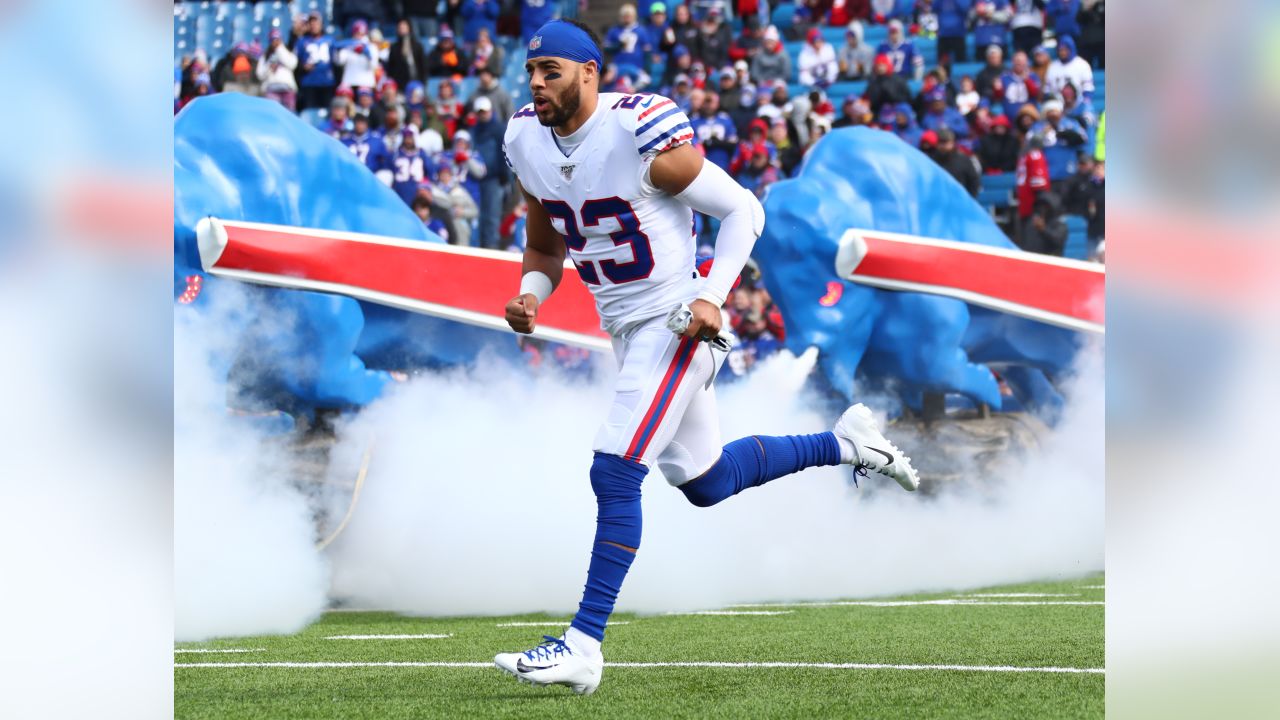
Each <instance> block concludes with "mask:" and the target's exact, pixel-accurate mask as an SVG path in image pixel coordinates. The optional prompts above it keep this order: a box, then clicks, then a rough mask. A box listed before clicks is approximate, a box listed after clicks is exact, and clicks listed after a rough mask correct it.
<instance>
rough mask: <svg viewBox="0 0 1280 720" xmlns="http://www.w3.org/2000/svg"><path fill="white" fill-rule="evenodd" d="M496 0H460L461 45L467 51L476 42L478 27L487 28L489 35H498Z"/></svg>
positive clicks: (497, 5)
mask: <svg viewBox="0 0 1280 720" xmlns="http://www.w3.org/2000/svg"><path fill="white" fill-rule="evenodd" d="M499 10H501V8H500V7H499V1H498V0H462V46H463V47H464V48H466V50H467V52H468V53H469V52H471V48H472V47H473V46H475V44H476V36H477V35H479V34H480V28H488V29H489V37H497V36H498V11H499Z"/></svg>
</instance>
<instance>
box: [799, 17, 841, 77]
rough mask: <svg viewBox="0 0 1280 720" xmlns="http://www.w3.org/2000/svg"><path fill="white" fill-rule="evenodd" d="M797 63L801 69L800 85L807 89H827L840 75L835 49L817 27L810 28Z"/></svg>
mask: <svg viewBox="0 0 1280 720" xmlns="http://www.w3.org/2000/svg"><path fill="white" fill-rule="evenodd" d="M796 63H797V65H799V68H800V75H799V78H800V84H801V85H804V86H805V87H813V86H815V85H816V86H818V87H826V86H828V85H830V84H831V83H833V82H835V81H836V79H837V77H838V76H839V74H840V66H839V64H838V63H837V62H836V51H835V49H834V48H832V47H831V45H830V44H829V43H828V42H827V41H825V40H823V39H822V31H821V30H819V29H818V28H816V27H815V28H809V34H808V36H807V37H806V38H805V44H804V47H802V48H801V49H800V55H799V57H798V58H797V59H796Z"/></svg>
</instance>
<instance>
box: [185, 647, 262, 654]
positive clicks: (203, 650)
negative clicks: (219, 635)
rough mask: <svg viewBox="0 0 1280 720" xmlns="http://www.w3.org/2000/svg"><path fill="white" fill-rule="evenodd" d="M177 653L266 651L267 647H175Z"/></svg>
mask: <svg viewBox="0 0 1280 720" xmlns="http://www.w3.org/2000/svg"><path fill="white" fill-rule="evenodd" d="M173 651H174V652H175V653H251V652H266V648H174V649H173Z"/></svg>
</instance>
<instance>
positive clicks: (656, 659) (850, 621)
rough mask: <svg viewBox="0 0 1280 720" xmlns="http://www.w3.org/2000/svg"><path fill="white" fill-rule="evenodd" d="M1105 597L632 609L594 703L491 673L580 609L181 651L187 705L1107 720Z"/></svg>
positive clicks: (398, 712) (1086, 586)
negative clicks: (664, 611) (507, 654)
mask: <svg viewBox="0 0 1280 720" xmlns="http://www.w3.org/2000/svg"><path fill="white" fill-rule="evenodd" d="M1104 593H1105V590H1104V588H1103V578H1102V576H1101V575H1095V576H1088V577H1083V578H1076V579H1071V580H1064V581H1057V582H1043V583H1027V584H1021V585H1013V586H1004V587H998V588H988V589H983V590H971V591H965V592H961V593H938V594H930V595H914V596H905V597H895V598H874V599H871V600H860V601H847V602H837V603H811V604H810V603H796V604H765V605H749V606H747V605H743V606H734V607H729V608H724V609H722V610H719V611H714V612H713V613H702V614H683V615H647V616H636V615H627V614H620V615H618V616H616V617H615V620H617V621H618V622H619V624H617V625H613V626H611V627H610V631H609V639H608V643H607V644H606V646H605V647H606V651H607V659H608V662H609V665H607V666H606V668H605V675H604V682H603V683H602V684H601V686H600V689H599V690H598V691H597V692H596V693H595V694H594V695H592V696H590V697H578V696H575V695H573V694H572V693H570V692H569V691H568V690H567V689H565V688H559V687H555V688H533V687H530V686H528V685H522V684H519V683H517V682H516V681H515V679H514V678H511V677H510V676H507V675H505V674H503V673H502V672H500V671H499V670H497V669H496V668H494V667H493V666H492V657H493V654H494V653H495V652H498V651H511V650H521V649H527V648H528V647H529V646H531V645H532V644H534V642H535V641H537V640H538V638H539V637H540V636H541V635H542V634H544V633H545V634H559V633H560V632H561V631H562V630H563V628H564V625H565V623H566V622H567V621H566V620H565V619H564V618H557V617H549V616H545V615H521V616H512V617H469V618H412V617H404V616H399V615H394V614H391V613H378V612H341V611H339V612H330V613H326V614H325V616H324V617H323V618H322V619H321V620H320V621H319V622H317V623H315V624H314V625H312V626H311V627H308V628H307V629H306V630H304V631H302V632H300V633H298V634H297V635H292V636H267V637H254V638H237V639H227V640H216V641H210V642H206V643H184V644H180V645H178V646H177V647H176V648H175V651H174V652H175V655H174V660H175V668H174V716H175V717H176V718H307V719H308V720H312V719H317V718H335V719H336V718H426V717H441V718H457V717H527V716H533V715H539V716H545V717H554V718H557V719H559V718H612V717H617V718H624V717H625V718H634V717H654V718H669V717H717V718H721V717H751V718H760V717H795V718H812V717H876V718H890V717H904V718H907V717H909V718H931V717H965V718H972V717H1005V718H1008V717H1036V718H1047V717H1054V718H1057V717H1062V718H1067V717H1072V718H1074V717H1101V716H1102V715H1103V687H1104V678H1105V675H1104V672H1103V663H1104V649H1103V623H1104V607H1105V606H1104V605H1103V602H1104ZM623 623H625V624H623Z"/></svg>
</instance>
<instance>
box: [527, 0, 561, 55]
mask: <svg viewBox="0 0 1280 720" xmlns="http://www.w3.org/2000/svg"><path fill="white" fill-rule="evenodd" d="M559 15H560V0H520V36H521V37H522V38H523V39H524V44H525V47H528V45H529V41H530V40H532V39H533V35H534V33H536V32H538V28H540V27H542V26H543V25H546V24H547V23H549V22H551V21H552V20H554V19H555V18H556V17H558V16H559Z"/></svg>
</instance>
